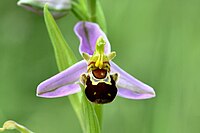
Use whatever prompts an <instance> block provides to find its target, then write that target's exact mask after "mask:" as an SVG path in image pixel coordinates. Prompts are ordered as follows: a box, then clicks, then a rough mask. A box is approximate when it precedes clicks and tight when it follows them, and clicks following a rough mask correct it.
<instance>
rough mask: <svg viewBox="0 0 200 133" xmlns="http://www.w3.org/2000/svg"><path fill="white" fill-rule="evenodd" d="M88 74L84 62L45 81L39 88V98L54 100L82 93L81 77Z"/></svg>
mask: <svg viewBox="0 0 200 133" xmlns="http://www.w3.org/2000/svg"><path fill="white" fill-rule="evenodd" d="M85 72H87V63H86V61H84V60H82V61H80V62H78V63H76V64H74V65H73V66H71V67H69V68H68V69H66V70H64V71H62V72H60V73H58V74H57V75H55V76H53V77H51V78H49V79H47V80H45V81H43V82H42V83H40V84H39V85H38V87H37V96H39V97H46V98H53V97H61V96H66V95H69V94H73V93H76V92H78V91H80V88H79V85H78V84H76V82H79V78H80V75H81V74H82V73H85Z"/></svg>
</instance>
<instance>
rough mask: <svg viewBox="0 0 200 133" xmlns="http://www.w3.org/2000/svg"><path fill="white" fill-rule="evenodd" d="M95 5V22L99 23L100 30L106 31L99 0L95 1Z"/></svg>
mask: <svg viewBox="0 0 200 133" xmlns="http://www.w3.org/2000/svg"><path fill="white" fill-rule="evenodd" d="M96 2H97V3H96V4H97V6H96V23H98V24H99V25H100V27H101V28H102V30H103V31H104V32H105V33H107V27H106V19H105V16H104V13H103V9H102V7H101V3H100V1H99V0H97V1H96Z"/></svg>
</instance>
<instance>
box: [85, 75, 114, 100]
mask: <svg viewBox="0 0 200 133" xmlns="http://www.w3.org/2000/svg"><path fill="white" fill-rule="evenodd" d="M110 78H111V85H110V84H106V83H104V82H100V83H98V84H97V85H92V82H91V80H90V77H89V76H87V81H86V85H87V86H86V89H85V94H86V97H87V98H88V100H89V101H91V102H93V103H97V104H105V103H109V102H112V101H113V100H114V99H115V97H116V95H117V87H116V83H115V81H114V80H113V77H112V76H110Z"/></svg>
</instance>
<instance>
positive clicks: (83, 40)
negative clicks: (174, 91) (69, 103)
mask: <svg viewBox="0 0 200 133" xmlns="http://www.w3.org/2000/svg"><path fill="white" fill-rule="evenodd" d="M74 31H75V33H76V35H77V36H78V38H79V40H80V46H79V52H80V54H81V55H82V57H83V58H84V60H81V61H79V62H77V63H76V64H74V65H72V66H71V67H69V68H67V69H66V70H64V71H62V72H60V73H58V74H57V75H55V76H53V77H51V78H49V79H47V80H45V81H43V82H42V83H40V84H39V85H38V87H37V96H39V97H45V98H56V97H63V96H67V95H70V94H74V93H78V92H80V91H81V88H80V86H79V83H82V84H83V85H84V88H85V95H86V97H87V98H88V100H89V101H91V102H94V103H97V104H104V103H109V102H112V101H113V100H114V99H115V96H116V95H118V96H121V97H124V98H128V99H148V98H152V97H155V92H154V90H153V88H151V87H150V86H148V85H146V84H144V83H142V82H141V81H139V80H137V79H136V78H134V77H133V76H131V75H130V74H128V73H127V72H125V71H124V70H123V69H121V68H120V67H119V66H118V65H117V64H115V63H114V62H113V61H111V60H112V59H113V58H114V57H115V55H116V53H115V52H111V46H110V43H109V41H108V39H107V37H106V35H105V33H104V32H103V31H102V30H101V29H100V27H99V25H98V24H96V23H92V22H83V21H81V22H78V23H77V24H76V25H75V27H74Z"/></svg>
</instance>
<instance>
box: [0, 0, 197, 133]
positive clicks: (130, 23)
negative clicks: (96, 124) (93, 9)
mask: <svg viewBox="0 0 200 133" xmlns="http://www.w3.org/2000/svg"><path fill="white" fill-rule="evenodd" d="M16 2H17V0H12V1H11V0H9V1H8V0H1V1H0V125H2V124H3V123H4V122H5V121H6V120H9V119H13V120H15V121H17V122H18V123H20V124H23V125H25V126H27V127H28V128H30V129H31V130H32V131H34V132H36V133H80V132H81V128H80V126H79V122H78V120H77V118H76V116H75V113H74V112H73V109H72V107H71V105H70V103H69V100H68V98H67V97H63V98H57V99H44V98H38V97H36V96H35V91H36V87H37V85H38V84H39V83H40V82H41V81H43V80H45V79H47V78H49V77H51V76H52V75H54V74H56V73H57V72H58V70H57V67H56V62H55V58H54V53H53V48H52V45H51V42H50V39H49V37H48V33H47V30H46V27H45V24H44V20H43V17H41V16H37V15H35V14H33V13H31V12H28V11H26V10H24V9H23V8H21V7H18V6H17V5H16ZM101 3H102V6H103V9H104V12H105V17H106V19H107V28H108V38H109V40H110V42H111V44H112V50H115V51H116V52H117V57H116V58H115V60H114V61H115V62H116V63H117V64H118V65H119V66H121V67H122V68H123V69H125V70H126V71H127V72H129V73H131V74H132V75H134V76H135V77H137V78H138V79H140V80H142V81H143V82H145V83H147V84H149V85H150V86H152V87H153V88H155V91H156V94H157V97H156V98H153V99H149V100H128V99H123V98H120V97H118V98H117V99H116V100H115V101H114V102H113V103H112V104H108V105H105V106H104V116H103V117H104V118H103V133H122V132H123V133H199V132H200V87H199V86H200V1H199V0H190V1H188V0H182V1H180V0H151V1H150V0H140V1H138V0H123V1H116V0H115V1H114V0H101ZM76 22H77V19H76V18H75V17H74V16H73V14H72V13H70V14H69V15H68V16H67V17H64V18H63V19H60V20H58V21H57V23H58V25H59V27H60V28H61V31H62V33H63V35H64V37H65V38H66V40H67V42H68V43H69V44H70V46H71V47H72V49H73V51H74V52H75V54H76V55H77V57H78V58H79V59H81V57H80V55H79V53H78V45H79V41H78V39H77V38H76V36H75V35H74V33H73V26H74V25H75V24H76ZM11 132H15V131H11Z"/></svg>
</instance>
